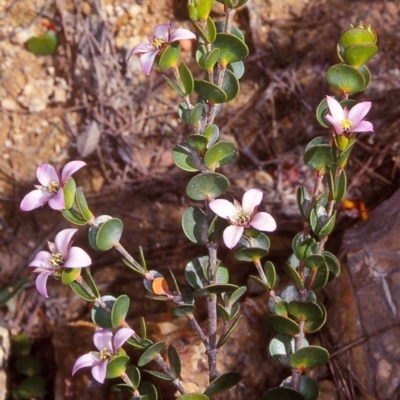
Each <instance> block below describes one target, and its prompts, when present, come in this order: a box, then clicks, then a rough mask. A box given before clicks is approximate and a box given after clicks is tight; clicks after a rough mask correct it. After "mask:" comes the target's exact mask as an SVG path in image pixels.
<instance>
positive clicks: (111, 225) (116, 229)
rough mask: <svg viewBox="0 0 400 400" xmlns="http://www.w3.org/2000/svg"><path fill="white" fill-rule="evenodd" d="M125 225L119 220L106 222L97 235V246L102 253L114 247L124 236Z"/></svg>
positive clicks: (113, 219)
mask: <svg viewBox="0 0 400 400" xmlns="http://www.w3.org/2000/svg"><path fill="white" fill-rule="evenodd" d="M122 230H123V224H122V221H121V220H120V219H118V218H111V219H109V220H108V221H106V222H104V223H103V224H102V225H101V226H100V228H99V230H98V232H97V235H96V246H97V248H98V249H99V250H101V251H106V250H109V249H111V248H112V247H114V246H115V245H116V244H117V243H119V240H120V239H121V236H122Z"/></svg>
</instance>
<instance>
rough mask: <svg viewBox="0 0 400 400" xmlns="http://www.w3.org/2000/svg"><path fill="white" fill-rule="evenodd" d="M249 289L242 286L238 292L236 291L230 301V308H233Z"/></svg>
mask: <svg viewBox="0 0 400 400" xmlns="http://www.w3.org/2000/svg"><path fill="white" fill-rule="evenodd" d="M246 290H247V287H246V286H241V287H240V288H238V289H237V290H235V291H234V292H233V293H232V294H231V295H230V296H229V299H228V303H227V305H228V306H229V307H232V306H233V305H234V304H235V303H236V302H237V301H238V300H239V299H240V298H241V297H242V296H243V295H244V294H245V293H246Z"/></svg>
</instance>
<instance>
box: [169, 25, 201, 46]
mask: <svg viewBox="0 0 400 400" xmlns="http://www.w3.org/2000/svg"><path fill="white" fill-rule="evenodd" d="M187 39H189V40H190V39H196V35H195V34H194V33H193V32H191V31H189V30H188V29H183V28H179V29H177V30H176V31H175V32H174V33H173V34H172V35H171V38H170V39H169V42H170V43H172V42H176V41H178V40H187Z"/></svg>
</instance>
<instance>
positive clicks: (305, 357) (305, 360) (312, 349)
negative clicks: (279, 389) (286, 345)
mask: <svg viewBox="0 0 400 400" xmlns="http://www.w3.org/2000/svg"><path fill="white" fill-rule="evenodd" d="M328 361H329V353H328V351H327V350H326V349H324V348H323V347H320V346H308V347H303V348H302V349H300V350H297V351H296V352H295V353H294V354H292V355H291V356H290V366H291V367H292V368H296V369H298V370H301V371H303V370H304V369H306V368H316V367H319V366H321V365H324V364H326V363H327V362H328Z"/></svg>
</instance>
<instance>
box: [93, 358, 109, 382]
mask: <svg viewBox="0 0 400 400" xmlns="http://www.w3.org/2000/svg"><path fill="white" fill-rule="evenodd" d="M107 364H108V360H104V361H103V362H102V363H100V364H98V365H95V366H93V368H92V376H93V378H94V379H96V381H97V382H100V383H104V380H105V379H106V373H107Z"/></svg>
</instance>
